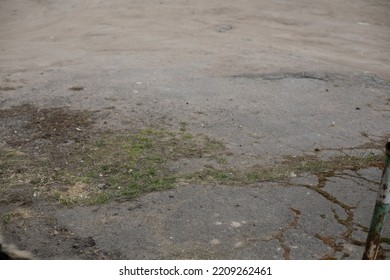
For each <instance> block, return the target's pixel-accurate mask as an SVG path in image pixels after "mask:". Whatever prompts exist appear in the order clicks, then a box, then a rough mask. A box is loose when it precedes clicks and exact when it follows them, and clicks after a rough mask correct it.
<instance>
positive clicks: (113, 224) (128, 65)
mask: <svg viewBox="0 0 390 280" xmlns="http://www.w3.org/2000/svg"><path fill="white" fill-rule="evenodd" d="M389 26H390V4H389V3H388V1H386V0H356V1H352V0H347V1H342V2H340V1H336V0H331V1H322V0H320V1H315V3H313V1H309V0H294V1H285V0H278V1H255V0H240V1H230V2H229V3H227V1H220V0H212V1H203V0H200V1H188V0H187V1H186V0H171V1H163V0H159V1H154V0H153V1H138V0H133V1H124V0H115V1H100V0H86V1H73V0H70V1H60V0H51V1H49V0H47V1H45V0H30V1H28V0H23V1H11V0H2V1H0V153H1V156H0V174H1V181H0V183H1V184H2V187H1V188H0V195H1V198H0V203H1V204H0V211H1V218H2V227H3V231H4V233H5V236H6V237H7V238H8V239H10V240H11V241H13V242H15V243H17V244H18V245H19V246H21V247H22V248H26V249H29V250H31V251H33V253H34V254H35V255H36V256H37V257H39V258H48V259H56V258H59V259H62V258H70V259H72V258H153V259H154V258H197V259H199V258H206V259H207V258H227V259H234V258H239V259H245V258H255V259H256V258H260V259H272V258H276V259H283V258H284V259H290V258H292V259H320V258H338V259H340V258H347V259H357V258H360V256H361V254H362V248H363V245H364V238H365V235H366V232H367V227H368V224H369V219H370V215H371V212H370V211H371V208H372V207H373V205H374V200H375V194H376V185H377V183H378V181H379V180H380V173H381V168H383V159H382V155H383V146H384V143H385V141H386V140H387V139H388V138H389V137H390V110H389V108H390V106H389V104H390V52H389V49H390V48H389V43H390V28H389ZM150 192H151V193H150ZM145 193H150V194H147V195H146V196H145ZM193 197H195V198H196V200H193V199H192V198H193Z"/></svg>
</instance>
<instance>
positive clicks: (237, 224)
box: [230, 222, 241, 228]
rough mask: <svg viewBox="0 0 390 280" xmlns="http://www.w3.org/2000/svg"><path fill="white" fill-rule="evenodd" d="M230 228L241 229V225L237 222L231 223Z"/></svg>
mask: <svg viewBox="0 0 390 280" xmlns="http://www.w3.org/2000/svg"><path fill="white" fill-rule="evenodd" d="M230 226H231V227H234V228H239V227H241V224H240V223H239V222H232V223H231V224H230Z"/></svg>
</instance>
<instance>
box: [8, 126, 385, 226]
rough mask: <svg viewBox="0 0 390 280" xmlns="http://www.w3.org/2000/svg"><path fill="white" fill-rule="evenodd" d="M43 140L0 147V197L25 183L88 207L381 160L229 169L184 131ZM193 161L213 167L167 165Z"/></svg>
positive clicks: (211, 145) (205, 141)
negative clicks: (187, 169)
mask: <svg viewBox="0 0 390 280" xmlns="http://www.w3.org/2000/svg"><path fill="white" fill-rule="evenodd" d="M181 126H182V127H185V126H186V124H185V123H181ZM45 145H46V146H44V147H42V149H41V151H42V152H40V153H36V152H34V151H33V152H31V149H30V150H29V149H25V150H18V149H5V148H0V172H1V177H0V196H2V197H6V194H7V192H8V191H9V190H10V188H12V187H13V186H16V185H20V184H32V185H33V187H34V188H35V189H36V190H37V191H39V192H40V193H41V194H43V195H46V196H47V197H50V198H52V199H54V200H56V201H58V202H60V203H62V204H63V205H80V204H81V205H84V204H92V205H94V204H102V203H106V202H109V201H112V200H126V199H134V198H136V197H139V196H140V195H142V194H145V193H148V192H152V191H162V190H167V189H171V188H173V187H175V186H176V184H177V183H178V182H179V181H180V182H183V181H186V182H192V183H197V184H209V183H218V184H224V185H249V184H253V183H256V182H260V181H279V180H287V179H288V178H291V175H292V174H296V175H298V176H299V174H302V173H311V174H317V175H322V176H324V174H331V173H332V172H336V171H338V170H346V169H351V170H358V169H361V168H364V167H368V166H376V167H380V168H382V167H383V164H384V158H383V157H382V156H377V155H373V154H361V155H358V156H349V155H345V156H341V157H336V158H333V159H332V160H328V161H322V160H319V159H318V158H316V157H287V158H286V159H285V161H284V162H283V163H281V164H278V165H276V166H269V167H267V166H253V167H250V168H246V169H240V168H233V167H231V166H229V164H228V162H229V157H230V156H231V154H229V152H228V151H227V150H226V148H225V147H224V145H223V144H222V143H221V142H219V141H215V140H213V139H210V138H209V137H207V136H204V135H192V134H190V133H188V132H186V131H185V129H180V131H178V132H171V131H165V130H154V129H145V130H140V131H136V132H128V133H119V134H110V133H106V134H101V135H99V136H95V137H94V138H87V139H86V140H84V141H80V142H74V143H72V144H70V145H57V146H56V145H49V144H45ZM196 158H202V159H206V161H205V163H206V162H207V160H212V161H213V162H216V163H217V167H212V166H209V165H205V166H204V167H203V168H201V169H200V170H193V172H192V173H191V174H190V175H178V174H177V173H174V171H172V170H171V169H170V168H169V166H170V165H169V163H171V162H175V161H178V160H181V159H196ZM5 219H7V217H5Z"/></svg>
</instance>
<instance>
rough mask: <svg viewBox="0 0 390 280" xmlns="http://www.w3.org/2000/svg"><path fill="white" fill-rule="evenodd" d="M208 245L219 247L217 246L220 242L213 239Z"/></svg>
mask: <svg viewBox="0 0 390 280" xmlns="http://www.w3.org/2000/svg"><path fill="white" fill-rule="evenodd" d="M210 243H211V245H219V244H221V240H219V239H213V240H211V241H210Z"/></svg>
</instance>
